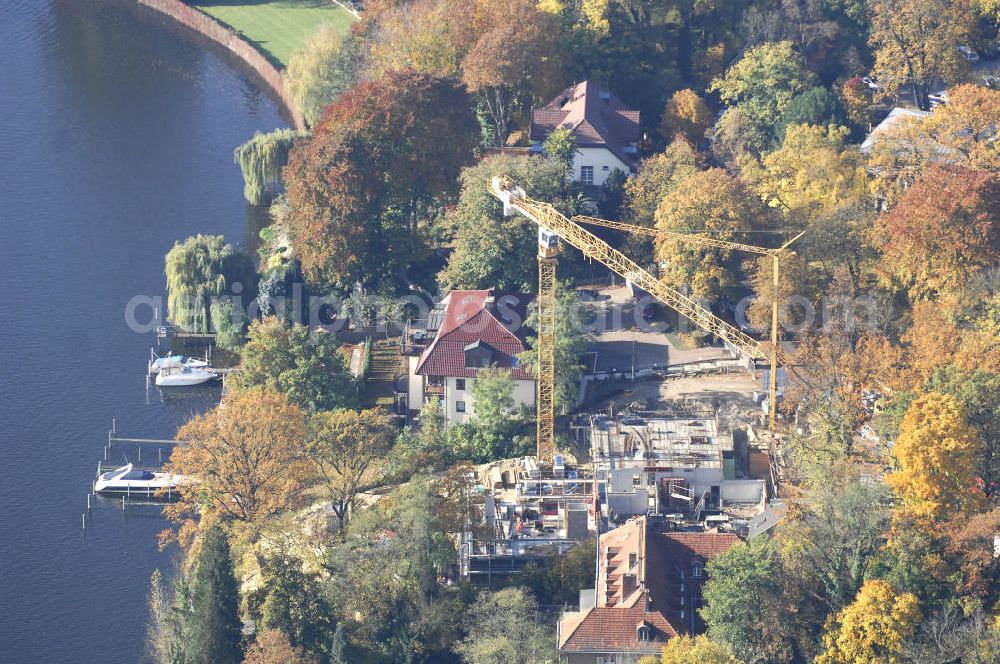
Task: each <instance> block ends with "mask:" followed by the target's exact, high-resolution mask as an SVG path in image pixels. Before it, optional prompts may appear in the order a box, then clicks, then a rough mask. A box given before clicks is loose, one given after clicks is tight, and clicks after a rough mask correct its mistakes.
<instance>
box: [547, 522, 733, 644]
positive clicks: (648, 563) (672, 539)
mask: <svg viewBox="0 0 1000 664" xmlns="http://www.w3.org/2000/svg"><path fill="white" fill-rule="evenodd" d="M737 545H742V540H741V539H740V538H739V537H737V536H736V535H734V534H732V533H719V532H680V531H673V530H669V529H668V528H667V526H666V523H665V522H660V521H657V520H654V519H651V518H649V517H637V518H634V519H631V520H629V521H627V522H626V523H625V524H624V525H622V526H619V527H618V528H615V529H614V530H611V531H609V532H608V533H605V534H603V535H601V537H600V540H599V543H598V551H597V561H596V562H597V570H596V577H597V582H596V586H595V589H594V590H590V591H583V592H582V593H581V606H580V610H579V611H575V612H571V613H566V614H563V616H562V618H561V619H560V620H559V629H558V636H557V638H558V643H559V653H560V654H561V655H562V656H563V658H564V661H566V662H568V663H569V664H635V662H637V661H638V660H639V659H640V658H642V657H644V656H647V655H657V654H659V652H660V650H661V649H662V648H663V646H664V645H665V644H666V643H667V641H668V640H670V639H671V638H673V637H675V636H680V635H695V634H700V633H702V632H704V631H705V625H704V623H703V622H702V620H701V617H700V616H699V615H698V609H699V608H700V606H701V588H702V584H703V583H704V582H705V580H706V578H707V577H706V573H705V564H706V563H707V562H708V561H709V560H711V559H712V558H713V557H715V556H717V555H718V554H720V553H722V552H724V551H728V550H729V549H730V547H733V546H737Z"/></svg>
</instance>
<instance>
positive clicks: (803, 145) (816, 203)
mask: <svg viewBox="0 0 1000 664" xmlns="http://www.w3.org/2000/svg"><path fill="white" fill-rule="evenodd" d="M846 136H847V130H846V129H844V128H842V127H839V128H838V127H818V126H815V125H804V124H800V125H789V126H788V129H787V130H786V132H785V139H784V141H783V142H782V144H781V147H780V148H778V149H777V150H775V151H774V152H771V153H769V154H767V155H766V156H764V158H763V159H762V160H761V167H760V170H759V171H758V170H757V169H756V168H754V165H753V162H745V163H748V164H750V166H749V168H747V169H746V175H747V179H749V180H750V181H752V182H754V184H755V186H756V189H757V191H758V193H759V194H760V197H761V198H762V199H763V200H764V202H765V203H766V204H767V205H768V206H769V207H773V208H778V209H780V210H781V211H782V212H783V213H784V214H785V216H786V218H788V219H789V220H790V221H792V222H797V223H800V224H808V223H809V222H811V221H813V220H814V219H816V218H817V217H819V216H821V215H823V214H829V213H830V212H832V211H833V210H835V209H837V208H838V207H841V206H843V205H847V204H852V203H856V202H857V201H859V200H860V199H861V198H862V197H863V196H864V195H865V171H864V168H862V166H861V164H860V163H859V161H858V158H857V156H856V153H855V152H854V151H853V150H845V149H844V138H845V137H846Z"/></svg>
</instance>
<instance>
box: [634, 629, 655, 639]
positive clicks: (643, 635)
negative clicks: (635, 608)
mask: <svg viewBox="0 0 1000 664" xmlns="http://www.w3.org/2000/svg"><path fill="white" fill-rule="evenodd" d="M650 632H651V630H650V629H649V625H639V626H638V627H636V628H635V638H636V639H637V640H639V641H649V637H650V636H652V635H651V633H650Z"/></svg>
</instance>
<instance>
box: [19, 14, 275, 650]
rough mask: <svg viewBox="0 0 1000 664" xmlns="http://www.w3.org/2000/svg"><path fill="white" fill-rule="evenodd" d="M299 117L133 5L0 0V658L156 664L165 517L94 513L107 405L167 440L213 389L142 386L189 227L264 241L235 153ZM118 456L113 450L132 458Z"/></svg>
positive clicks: (126, 425)
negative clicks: (172, 255)
mask: <svg viewBox="0 0 1000 664" xmlns="http://www.w3.org/2000/svg"><path fill="white" fill-rule="evenodd" d="M278 126H287V123H286V122H285V121H284V120H283V119H282V118H281V117H280V116H279V113H278V110H277V108H276V106H275V104H274V103H273V102H272V101H271V100H270V99H268V98H267V97H266V96H265V95H264V94H262V93H261V92H260V91H258V90H257V89H256V88H255V87H254V85H253V84H252V82H251V81H250V80H248V78H247V77H246V76H244V75H243V74H242V73H240V72H239V71H238V70H237V69H236V68H234V67H233V66H232V65H231V64H230V63H229V62H228V61H227V60H225V59H224V58H222V57H220V56H219V55H217V54H215V53H213V52H210V51H207V50H206V49H204V48H202V47H199V46H196V45H194V44H192V43H191V42H189V41H186V40H185V39H184V38H182V37H181V36H179V35H178V34H175V33H172V32H171V31H169V30H165V29H163V27H162V26H161V25H158V24H157V23H155V22H151V21H149V20H145V19H144V20H140V19H139V18H137V17H136V16H135V15H133V13H132V12H131V11H130V10H129V9H127V8H123V7H121V6H112V5H106V4H102V3H101V2H97V1H95V0H5V1H4V2H3V3H2V4H0V194H2V198H0V303H2V305H3V307H2V316H3V318H2V320H0V663H3V664H20V663H21V662H25V663H29V662H30V663H34V662H39V663H48V662H75V663H81V664H89V663H91V662H93V663H97V662H101V663H108V662H125V663H130V662H141V661H146V659H147V658H146V655H145V654H144V643H143V641H144V636H145V628H146V624H147V616H148V614H147V609H146V596H147V591H148V586H149V577H150V574H151V572H152V571H153V569H155V568H157V567H160V568H162V569H164V570H169V569H170V568H171V566H172V564H173V559H174V554H173V553H171V552H170V551H168V552H165V553H160V552H158V551H157V546H156V533H157V532H158V531H159V530H160V529H161V528H162V527H163V522H162V520H161V519H160V517H159V516H158V512H157V511H156V510H154V509H151V508H135V509H132V508H130V509H129V510H128V511H126V512H125V513H124V514H123V512H122V510H121V507H120V504H119V505H117V506H116V505H113V504H110V503H107V504H105V503H102V504H101V505H99V506H97V507H96V508H95V509H94V510H93V514H92V517H91V519H90V521H89V523H88V528H87V531H86V535H84V534H83V531H82V528H81V515H82V514H83V513H84V512H85V508H86V494H87V492H88V490H89V487H90V484H91V481H92V480H93V478H94V473H95V470H96V465H97V462H98V459H99V458H100V456H101V450H102V445H103V441H104V440H105V439H106V437H107V431H108V428H109V426H110V423H111V419H112V418H113V417H116V418H117V421H118V431H119V434H120V435H128V436H136V437H149V438H171V437H173V435H174V433H175V431H176V427H177V426H178V424H180V423H182V422H183V421H184V420H185V419H186V418H187V417H188V416H190V414H191V413H193V412H199V411H202V410H204V409H205V408H207V407H210V406H211V405H212V403H213V401H214V400H215V399H216V398H217V395H218V391H217V390H205V389H201V390H198V391H195V392H174V393H161V392H160V391H159V390H158V389H156V388H155V387H154V388H151V389H149V390H148V391H147V389H146V385H145V363H146V360H147V358H148V354H149V348H150V346H151V345H152V344H153V343H154V341H155V340H154V338H153V335H152V334H145V335H141V334H136V333H135V332H133V331H131V330H130V329H129V327H128V326H127V325H126V322H125V314H124V312H125V308H126V304H127V303H128V302H129V300H130V298H132V297H133V296H136V295H148V296H159V295H162V292H163V289H164V278H163V256H164V254H165V253H166V252H167V250H168V249H170V247H171V246H172V245H173V243H174V241H175V240H176V239H181V238H184V237H187V236H188V235H192V234H195V233H211V234H223V235H225V236H226V238H227V239H228V240H230V241H233V242H237V243H240V244H244V243H246V242H247V241H248V238H250V237H252V236H253V235H254V230H253V224H254V222H253V220H252V218H253V215H251V214H249V213H248V210H247V208H246V205H245V204H244V202H243V199H242V182H241V179H240V175H239V171H238V169H237V168H236V167H235V166H234V165H233V162H232V152H233V148H235V147H236V146H237V145H238V144H239V143H241V142H243V141H244V140H246V139H247V138H248V137H250V136H251V135H252V134H253V132H254V130H256V129H261V130H265V131H266V130H270V129H273V128H275V127H278ZM119 460H120V459H119Z"/></svg>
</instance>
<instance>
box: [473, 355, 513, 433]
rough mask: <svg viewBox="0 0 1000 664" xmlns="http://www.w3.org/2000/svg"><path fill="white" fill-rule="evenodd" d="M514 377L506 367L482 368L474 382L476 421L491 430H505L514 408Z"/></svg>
mask: <svg viewBox="0 0 1000 664" xmlns="http://www.w3.org/2000/svg"><path fill="white" fill-rule="evenodd" d="M513 395H514V379H513V378H511V376H510V371H507V370H504V369H496V368H493V369H480V370H479V371H477V372H476V380H475V382H474V383H473V384H472V398H473V400H474V403H475V411H476V422H477V423H478V424H479V425H480V426H483V427H485V428H487V429H489V430H490V431H497V432H499V431H504V430H505V429H507V428H508V427H507V424H508V423H509V421H510V417H511V411H512V410H513V408H514V396H513Z"/></svg>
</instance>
